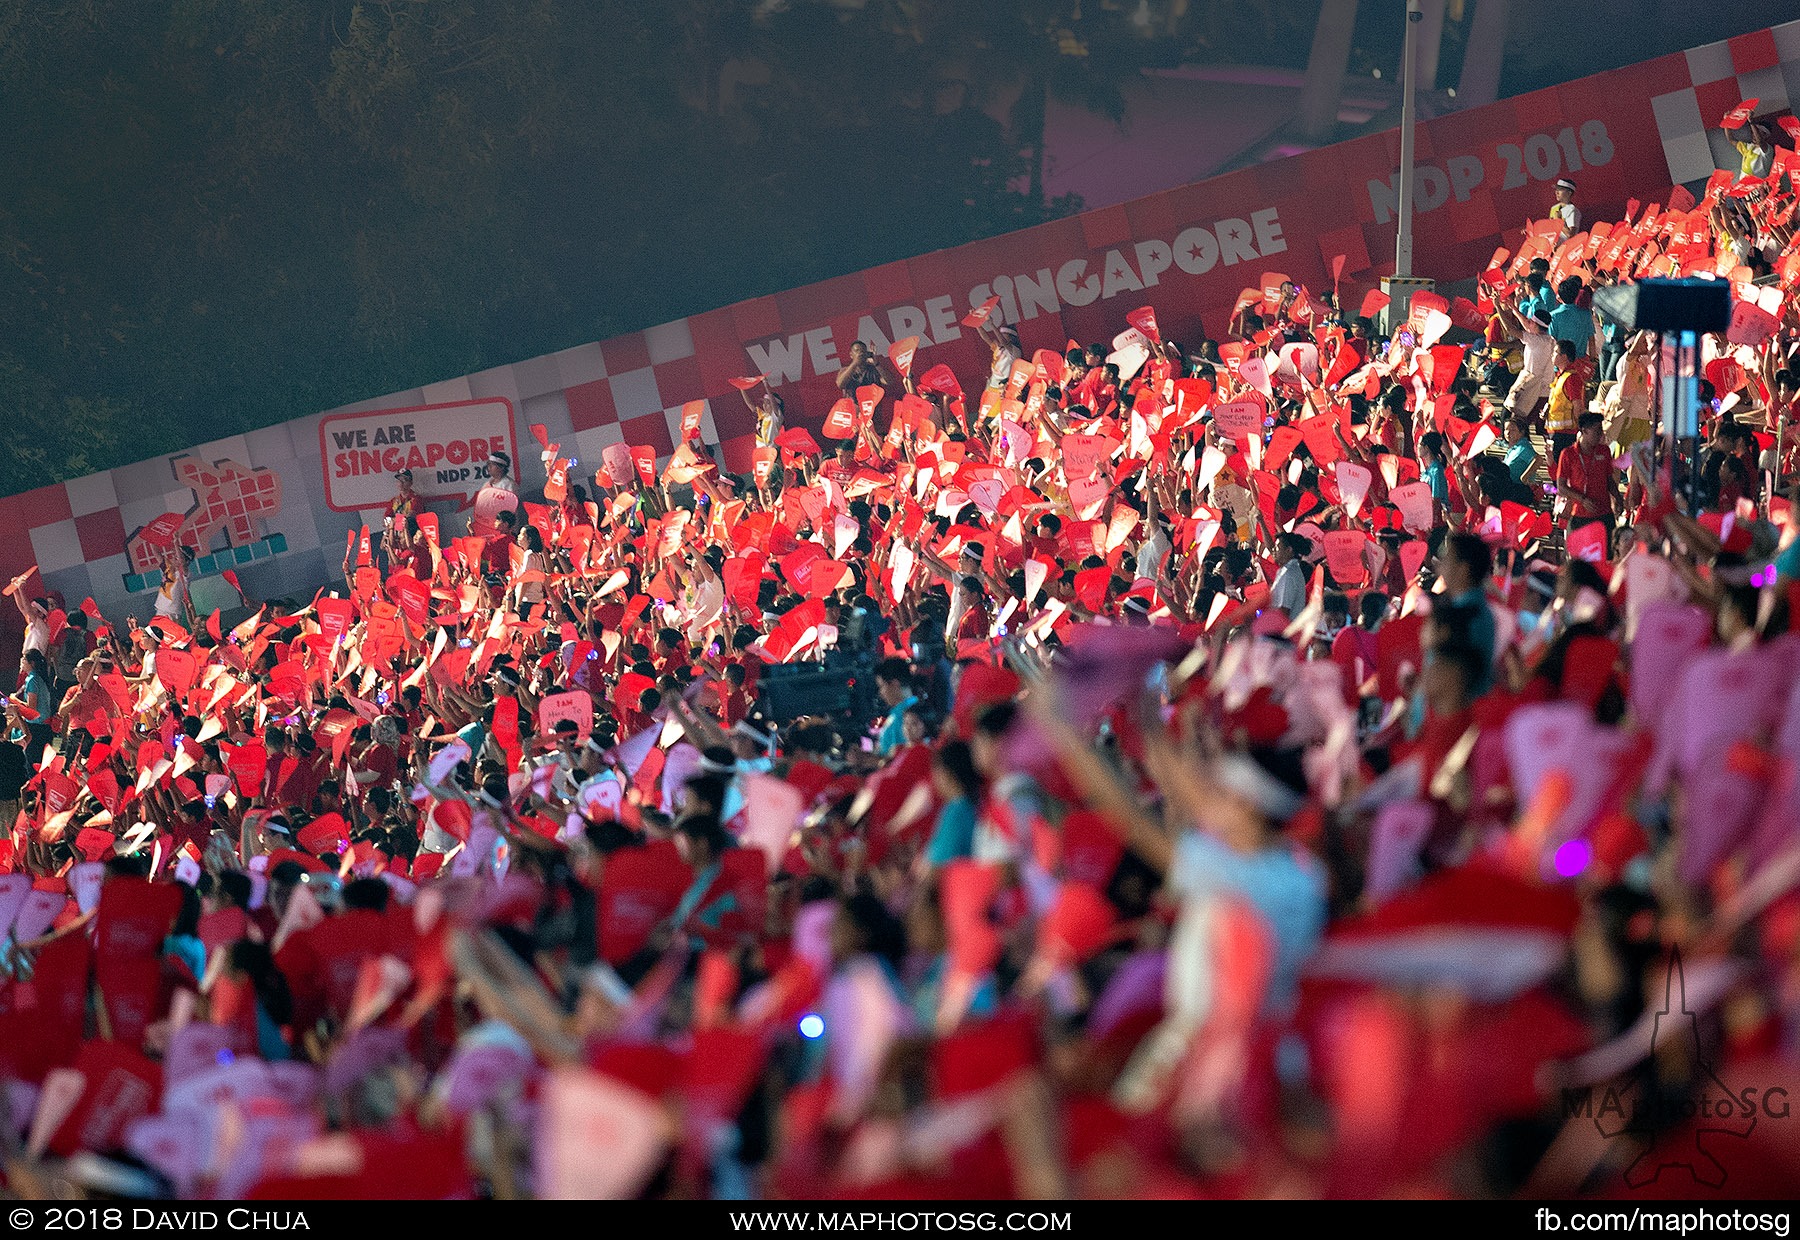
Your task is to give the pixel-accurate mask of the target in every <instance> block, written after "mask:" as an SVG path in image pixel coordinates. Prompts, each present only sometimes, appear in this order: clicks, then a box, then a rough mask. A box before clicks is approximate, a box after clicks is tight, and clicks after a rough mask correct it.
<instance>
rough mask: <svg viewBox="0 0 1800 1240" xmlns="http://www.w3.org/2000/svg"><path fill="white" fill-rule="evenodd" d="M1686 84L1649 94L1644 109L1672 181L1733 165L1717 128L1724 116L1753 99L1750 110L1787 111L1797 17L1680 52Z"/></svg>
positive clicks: (1798, 57) (1797, 45) (1793, 86)
mask: <svg viewBox="0 0 1800 1240" xmlns="http://www.w3.org/2000/svg"><path fill="white" fill-rule="evenodd" d="M1682 59H1683V60H1685V61H1686V67H1687V76H1688V79H1689V84H1688V85H1686V86H1683V87H1682V88H1681V89H1679V90H1672V91H1669V92H1667V93H1665V94H1660V95H1656V96H1654V97H1653V98H1652V99H1651V100H1650V108H1651V111H1652V112H1653V114H1654V115H1655V117H1656V129H1657V133H1658V135H1659V136H1660V137H1661V138H1662V144H1663V154H1664V155H1665V156H1666V157H1667V158H1668V161H1669V178H1670V180H1672V181H1675V182H1676V183H1682V182H1687V181H1698V180H1704V179H1705V178H1706V177H1708V176H1711V175H1712V172H1713V170H1714V169H1715V168H1735V167H1736V166H1737V163H1738V158H1737V152H1736V150H1735V149H1734V148H1733V147H1732V145H1731V139H1730V138H1729V137H1727V136H1726V134H1725V131H1724V130H1722V129H1720V128H1719V121H1720V119H1721V118H1722V117H1724V115H1725V114H1726V113H1727V112H1729V111H1731V109H1732V108H1734V107H1736V106H1737V105H1738V104H1739V103H1742V102H1743V101H1744V100H1746V99H1755V100H1758V101H1759V102H1758V103H1757V106H1756V115H1758V116H1767V115H1770V114H1773V113H1778V112H1786V111H1789V110H1791V108H1792V106H1793V105H1792V101H1793V100H1795V99H1800V21H1793V22H1788V23H1786V24H1785V25H1781V26H1776V27H1774V28H1772V29H1769V30H1758V31H1754V32H1752V33H1750V34H1744V35H1739V36H1738V37H1737V38H1735V39H1726V40H1724V41H1722V42H1719V43H1708V44H1706V45H1705V46H1704V47H1696V48H1693V49H1691V50H1689V51H1687V52H1685V53H1683V55H1682Z"/></svg>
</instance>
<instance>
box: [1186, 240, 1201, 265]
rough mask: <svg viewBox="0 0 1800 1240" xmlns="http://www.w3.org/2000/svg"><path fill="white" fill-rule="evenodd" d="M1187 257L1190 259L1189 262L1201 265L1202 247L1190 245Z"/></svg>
mask: <svg viewBox="0 0 1800 1240" xmlns="http://www.w3.org/2000/svg"><path fill="white" fill-rule="evenodd" d="M1187 259H1188V262H1190V263H1193V264H1194V265H1195V266H1199V264H1200V247H1199V246H1198V245H1190V246H1189V247H1188V249H1187Z"/></svg>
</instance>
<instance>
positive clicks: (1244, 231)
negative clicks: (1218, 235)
mask: <svg viewBox="0 0 1800 1240" xmlns="http://www.w3.org/2000/svg"><path fill="white" fill-rule="evenodd" d="M1223 235H1224V236H1225V237H1226V238H1227V239H1229V240H1232V241H1236V242H1238V243H1240V244H1242V243H1245V242H1248V241H1249V240H1250V236H1249V229H1248V227H1246V226H1245V225H1243V224H1230V225H1227V226H1226V227H1225V229H1224V230H1223Z"/></svg>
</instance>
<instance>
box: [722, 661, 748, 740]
mask: <svg viewBox="0 0 1800 1240" xmlns="http://www.w3.org/2000/svg"><path fill="white" fill-rule="evenodd" d="M749 717H750V698H749V695H748V694H746V693H745V692H744V668H743V665H742V664H738V663H727V664H726V665H725V684H724V686H723V688H722V691H721V692H720V693H719V726H720V727H722V728H725V729H726V730H727V731H729V730H730V729H731V728H733V727H735V726H736V725H737V724H739V723H741V722H743V721H744V720H745V719H747V718H749Z"/></svg>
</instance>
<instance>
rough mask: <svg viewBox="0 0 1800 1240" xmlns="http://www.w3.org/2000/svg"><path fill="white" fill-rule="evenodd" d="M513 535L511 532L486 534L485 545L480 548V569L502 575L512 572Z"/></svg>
mask: <svg viewBox="0 0 1800 1240" xmlns="http://www.w3.org/2000/svg"><path fill="white" fill-rule="evenodd" d="M512 549H513V536H512V535H511V534H490V535H488V540H487V546H485V547H483V548H482V549H481V571H482V572H484V573H499V574H500V575H501V576H502V577H504V576H507V575H508V574H510V573H511V572H512Z"/></svg>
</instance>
